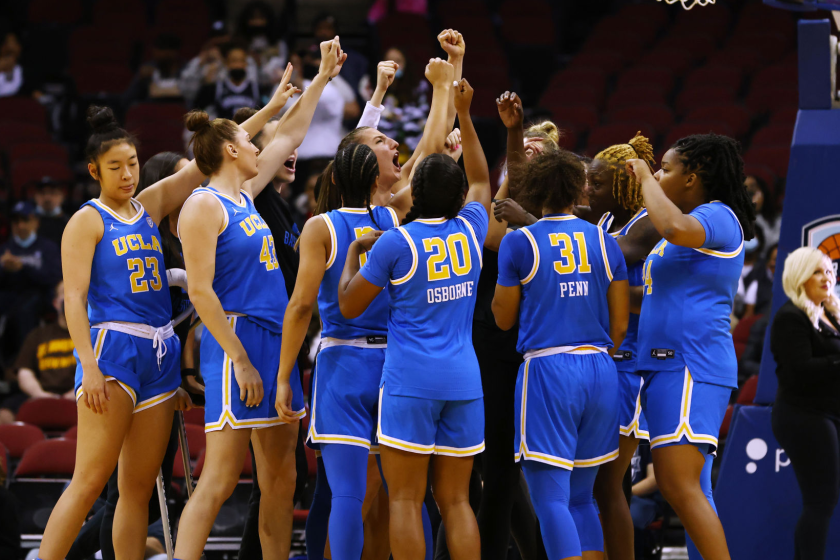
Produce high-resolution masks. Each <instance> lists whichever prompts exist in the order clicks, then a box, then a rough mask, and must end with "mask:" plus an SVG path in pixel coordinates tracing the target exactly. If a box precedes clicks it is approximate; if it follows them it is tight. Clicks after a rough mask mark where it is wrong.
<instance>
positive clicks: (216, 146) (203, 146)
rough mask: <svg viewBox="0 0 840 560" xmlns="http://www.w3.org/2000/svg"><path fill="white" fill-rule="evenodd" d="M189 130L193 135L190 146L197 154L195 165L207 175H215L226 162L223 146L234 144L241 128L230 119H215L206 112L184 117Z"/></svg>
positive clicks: (192, 113)
mask: <svg viewBox="0 0 840 560" xmlns="http://www.w3.org/2000/svg"><path fill="white" fill-rule="evenodd" d="M184 122H185V123H186V125H187V130H189V131H190V132H192V133H193V135H192V138H190V144H191V145H192V147H193V153H194V154H195V163H196V164H197V165H198V169H199V171H201V172H202V173H204V174H205V175H208V176H209V175H213V174H214V173H216V172H217V171H218V170H219V168H220V167H222V162H224V155H223V154H222V146H223V145H224V144H225V143H226V142H234V141H235V140H236V133H237V132H239V127H238V126H237V125H236V123H235V122H233V121H231V120H228V119H213V120H210V116H209V115H208V114H207V113H205V112H204V111H198V110H195V111H190V112H189V113H187V115H186V116H185V117H184Z"/></svg>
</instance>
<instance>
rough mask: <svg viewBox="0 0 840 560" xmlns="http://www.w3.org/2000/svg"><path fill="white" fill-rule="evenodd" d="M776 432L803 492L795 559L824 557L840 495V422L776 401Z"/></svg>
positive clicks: (796, 534)
mask: <svg viewBox="0 0 840 560" xmlns="http://www.w3.org/2000/svg"><path fill="white" fill-rule="evenodd" d="M773 434H774V435H775V436H776V439H777V440H779V443H780V444H781V445H782V447H783V448H784V450H785V453H787V456H788V457H789V458H790V462H791V465H793V471H794V473H796V480H797V481H798V482H799V490H800V491H801V492H802V515H801V516H800V517H799V522H798V523H797V524H796V533H795V537H794V540H795V550H796V554H795V556H794V558H795V559H796V560H820V559H822V558H825V543H826V539H827V538H828V528H829V523H830V521H831V516H832V514H833V513H834V507H835V506H836V505H837V499H838V497H839V496H840V422H838V421H837V420H833V419H831V418H829V417H827V416H826V415H823V414H819V413H817V412H812V411H810V410H808V409H805V408H801V407H798V406H795V405H791V404H788V403H785V402H784V401H776V404H775V405H773Z"/></svg>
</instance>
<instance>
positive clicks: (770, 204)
mask: <svg viewBox="0 0 840 560" xmlns="http://www.w3.org/2000/svg"><path fill="white" fill-rule="evenodd" d="M744 185H746V187H747V191H748V192H749V193H750V196H752V199H753V203H754V204H755V214H756V218H755V225H756V226H757V227H756V230H761V232H762V233H763V234H764V243H765V245H764V246H765V247H770V246H772V245H775V244H777V243H778V242H779V234H780V233H781V231H782V216H781V213H780V212H779V211H778V210H779V209H778V207H777V205H776V197H775V196H773V194H772V193H771V191H770V189H769V188H768V186H767V183H765V182H764V179H762V178H761V177H756V176H755V175H748V176H747V179H746V181H744Z"/></svg>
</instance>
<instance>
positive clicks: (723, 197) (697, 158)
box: [671, 134, 755, 241]
mask: <svg viewBox="0 0 840 560" xmlns="http://www.w3.org/2000/svg"><path fill="white" fill-rule="evenodd" d="M671 149H672V150H674V152H676V154H677V156H678V157H679V158H680V162H682V164H683V166H684V167H685V169H686V172H688V173H695V174H697V176H698V177H700V180H701V181H702V182H703V189H704V190H705V191H706V196H705V200H706V202H711V201H712V200H720V201H721V202H723V203H724V204H726V205H727V206H729V208H731V209H732V211H733V212H734V213H735V216H736V217H737V218H738V221H739V222H740V223H741V228H742V229H743V230H744V239H745V240H747V241H749V240H750V239H752V238H753V237H755V206H754V205H753V202H752V198H751V197H750V195H749V193H748V192H747V188H746V187H745V186H744V180H745V176H744V160H743V159H742V158H741V143H740V142H738V141H737V140H733V139H732V138H729V137H728V136H721V135H719V134H696V135H693V136H687V137H685V138H681V139H679V140H677V143H676V144H674V145H673V146H672V147H671Z"/></svg>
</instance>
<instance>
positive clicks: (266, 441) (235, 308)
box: [175, 37, 346, 560]
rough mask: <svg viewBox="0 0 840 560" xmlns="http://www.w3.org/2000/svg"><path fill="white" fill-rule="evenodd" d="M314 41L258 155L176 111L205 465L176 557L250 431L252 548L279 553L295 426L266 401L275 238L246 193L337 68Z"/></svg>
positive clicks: (285, 547) (233, 133) (291, 143)
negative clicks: (192, 166)
mask: <svg viewBox="0 0 840 560" xmlns="http://www.w3.org/2000/svg"><path fill="white" fill-rule="evenodd" d="M320 48H321V55H322V59H321V67H320V69H319V73H318V76H317V77H316V78H315V80H314V81H313V83H312V85H310V87H309V88H308V89H307V91H306V93H304V95H303V96H302V97H301V99H300V101H299V102H298V103H297V104H296V105H295V108H294V109H292V110H291V111H290V112H289V114H288V115H287V116H286V117H285V118H284V120H283V121H282V122H281V124H280V125H279V126H278V129H277V132H276V133H275V137H274V139H273V140H272V141H271V142H270V143H269V144H268V145H267V147H266V149H265V150H264V151H263V152H262V153H261V154H259V150H258V149H257V148H256V147H255V146H254V145H253V144H252V143H251V142H250V136H249V134H248V133H247V132H246V131H245V130H243V129H242V128H241V127H239V126H237V125H236V124H235V123H234V122H233V121H228V120H226V119H216V120H214V121H212V122H211V121H210V120H209V118H208V116H207V114H206V113H203V112H200V111H193V112H192V113H190V114H189V115H188V117H187V127H188V128H189V129H190V130H192V131H193V132H194V134H193V140H192V141H193V146H194V152H195V154H196V161H197V163H198V165H199V167H200V168H201V170H202V171H203V172H204V173H205V174H207V175H209V176H210V185H209V186H208V187H206V188H200V189H196V191H195V192H194V193H193V195H192V196H191V197H190V199H189V200H188V201H187V202H186V203H185V204H184V208H183V209H182V211H181V219H180V222H179V235H180V237H181V241H182V243H183V247H184V259H185V261H186V265H187V274H188V275H189V277H190V283H189V295H190V300H191V301H192V302H193V304H194V305H195V308H196V311H197V312H198V314H199V316H200V317H201V319H202V321H203V322H204V324H205V326H206V327H207V332H205V335H204V336H203V337H202V341H201V344H202V348H201V371H202V375H203V376H204V379H205V383H206V385H205V394H206V401H207V404H206V407H205V422H206V424H205V430H206V431H207V432H208V435H207V452H206V463H205V468H204V472H203V474H202V477H201V481H200V482H199V484H198V486H197V487H196V491H195V493H194V494H193V496H192V498H191V499H190V501H189V502H188V503H187V507H186V508H185V509H184V513H183V515H182V517H181V531H180V534H179V538H178V543H177V546H176V552H175V554H176V556H177V557H178V558H181V559H184V560H197V559H198V558H199V556H200V555H201V552H202V549H203V548H204V543H205V542H206V540H207V537H208V535H209V533H210V529H211V527H212V525H213V520H214V519H215V517H216V515H217V514H218V512H219V509H220V508H221V506H222V503H223V502H224V501H225V500H226V499H227V498H228V497H229V496H230V494H231V493H232V492H233V489H234V487H235V485H236V483H237V481H238V479H239V474H240V472H241V470H242V465H243V463H244V461H245V458H246V455H247V450H248V441H249V439H251V437H252V436H253V443H254V451H255V456H256V459H257V467H258V471H259V473H260V487H261V490H262V498H261V501H260V520H261V522H260V542H261V545H262V550H263V555H264V556H265V557H268V558H285V557H287V556H288V553H289V545H290V541H291V538H290V534H289V532H290V530H291V524H292V511H293V510H292V506H293V504H292V495H293V493H294V486H295V467H294V449H295V444H296V441H297V430H298V423H297V421H294V422H291V423H284V422H282V421H281V420H280V419H279V418H278V417H277V412H276V410H275V409H274V401H273V399H274V393H275V392H276V371H277V367H278V365H279V360H280V356H279V348H280V344H281V333H282V324H283V323H282V321H283V313H284V312H285V307H286V303H287V297H286V290H285V282H284V279H283V273H282V271H281V269H280V265H279V264H278V262H277V257H276V254H275V249H274V239H273V237H272V236H271V235H270V231H269V229H268V226H266V225H265V223H264V222H263V220H262V219H261V218H260V215H259V213H258V212H257V210H256V208H255V207H254V203H253V197H255V196H257V195H258V194H259V193H260V192H261V191H262V189H263V188H264V187H265V185H266V184H267V183H268V182H269V181H270V180H271V178H273V177H274V176H275V174H276V173H277V170H278V168H279V167H280V165H283V163H284V162H285V161H286V160H287V159H288V157H289V156H290V155H291V154H292V152H293V151H294V149H295V148H296V147H297V145H298V144H299V143H300V139H301V137H302V136H303V135H305V133H306V129H307V128H308V126H309V122H310V120H311V119H312V115H313V113H314V109H315V106H316V105H317V102H318V98H319V97H320V94H321V92H322V91H323V88H324V86H325V85H326V84H327V82H328V81H329V80H330V79H331V78H332V77H333V76H335V75H338V72H339V71H340V70H341V65H342V64H343V62H344V59H345V58H346V55H344V54H343V53H342V51H341V46H340V44H339V41H338V37H336V38H335V39H334V40H332V41H325V42H324V43H321V46H320ZM289 91H290V92H291V91H292V89H289ZM258 154H259V158H258ZM294 381H296V387H295V397H294V401H295V402H294V406H295V410H296V412H297V413H296V418H300V417H302V416H303V415H304V414H305V411H304V406H303V394H302V391H301V388H300V379H299V377H297V376H295V377H294ZM237 396H238V397H239V398H238V400H237ZM252 429H256V430H255V431H253V433H252Z"/></svg>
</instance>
